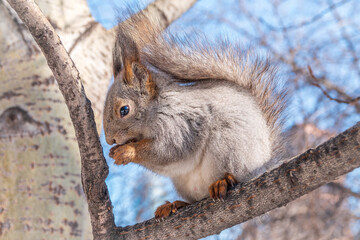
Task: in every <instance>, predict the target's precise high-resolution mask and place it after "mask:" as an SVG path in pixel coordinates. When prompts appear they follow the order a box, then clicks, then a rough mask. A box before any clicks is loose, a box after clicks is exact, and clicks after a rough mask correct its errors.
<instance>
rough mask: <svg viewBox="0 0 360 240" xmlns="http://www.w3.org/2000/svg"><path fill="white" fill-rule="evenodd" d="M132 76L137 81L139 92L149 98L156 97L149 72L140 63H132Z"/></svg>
mask: <svg viewBox="0 0 360 240" xmlns="http://www.w3.org/2000/svg"><path fill="white" fill-rule="evenodd" d="M132 74H133V76H135V78H136V79H137V80H138V84H139V86H140V89H141V92H142V93H143V94H147V95H149V96H150V97H151V98H152V97H154V96H155V95H156V84H155V81H154V80H153V78H152V75H151V72H150V71H149V70H148V69H147V68H146V67H145V66H144V65H142V64H141V63H139V62H133V63H132Z"/></svg>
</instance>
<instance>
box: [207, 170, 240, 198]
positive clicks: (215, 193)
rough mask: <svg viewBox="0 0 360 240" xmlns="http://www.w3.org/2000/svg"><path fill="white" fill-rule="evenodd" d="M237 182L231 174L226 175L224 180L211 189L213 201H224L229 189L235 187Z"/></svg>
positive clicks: (214, 184)
mask: <svg viewBox="0 0 360 240" xmlns="http://www.w3.org/2000/svg"><path fill="white" fill-rule="evenodd" d="M235 184H237V181H236V179H235V177H234V175H232V174H231V173H225V175H224V178H223V179H220V180H217V181H216V182H214V183H213V184H211V185H210V187H209V194H210V197H211V198H212V199H213V200H217V199H219V200H224V199H225V197H226V193H227V190H228V188H229V187H233V186H235Z"/></svg>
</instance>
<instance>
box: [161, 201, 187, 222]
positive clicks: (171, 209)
mask: <svg viewBox="0 0 360 240" xmlns="http://www.w3.org/2000/svg"><path fill="white" fill-rule="evenodd" d="M187 205H189V203H187V202H184V201H179V200H177V201H175V202H173V203H171V202H169V201H166V202H165V204H163V205H161V206H159V207H158V208H157V209H156V211H155V218H156V219H163V218H164V217H168V216H169V215H170V214H171V213H176V212H177V210H178V209H179V208H182V207H185V206H187Z"/></svg>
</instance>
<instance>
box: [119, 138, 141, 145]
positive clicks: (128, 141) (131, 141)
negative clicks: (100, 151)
mask: <svg viewBox="0 0 360 240" xmlns="http://www.w3.org/2000/svg"><path fill="white" fill-rule="evenodd" d="M138 141H139V139H138V138H131V139H129V140H127V141H125V142H124V143H121V144H116V146H124V145H126V144H129V143H134V142H138Z"/></svg>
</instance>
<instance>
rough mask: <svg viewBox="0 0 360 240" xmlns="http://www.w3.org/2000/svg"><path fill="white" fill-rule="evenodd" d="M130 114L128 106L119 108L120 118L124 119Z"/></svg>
mask: <svg viewBox="0 0 360 240" xmlns="http://www.w3.org/2000/svg"><path fill="white" fill-rule="evenodd" d="M129 112H130V107H129V106H128V105H126V106H122V107H121V108H120V117H125V116H126V115H128V114H129Z"/></svg>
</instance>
